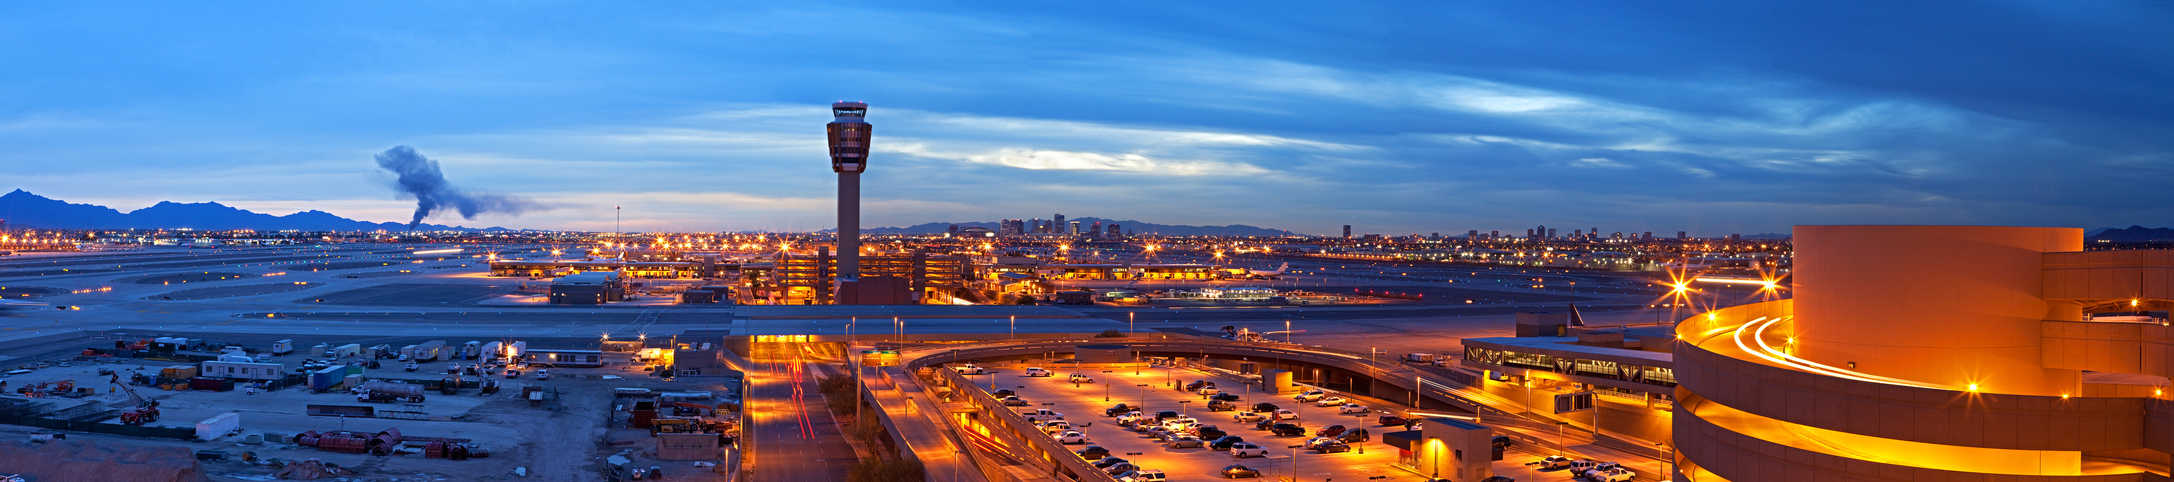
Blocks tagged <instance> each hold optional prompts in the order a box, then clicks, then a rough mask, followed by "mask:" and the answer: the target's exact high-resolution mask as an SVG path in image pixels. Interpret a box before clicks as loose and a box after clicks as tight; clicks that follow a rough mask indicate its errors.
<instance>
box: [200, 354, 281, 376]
mask: <svg viewBox="0 0 2174 482" xmlns="http://www.w3.org/2000/svg"><path fill="white" fill-rule="evenodd" d="M244 358H247V357H244ZM202 366H203V369H202V370H201V371H200V372H199V375H198V376H202V377H209V378H225V379H232V380H278V379H280V378H283V377H285V376H286V373H287V365H285V364H281V363H257V362H253V361H229V360H221V361H207V362H204V363H203V365H202Z"/></svg>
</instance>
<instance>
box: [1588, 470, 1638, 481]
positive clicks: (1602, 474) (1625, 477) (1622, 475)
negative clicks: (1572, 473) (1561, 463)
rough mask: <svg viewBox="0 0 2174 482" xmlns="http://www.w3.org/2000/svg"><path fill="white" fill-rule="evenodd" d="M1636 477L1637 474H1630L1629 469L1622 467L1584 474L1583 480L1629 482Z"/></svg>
mask: <svg viewBox="0 0 2174 482" xmlns="http://www.w3.org/2000/svg"><path fill="white" fill-rule="evenodd" d="M1637 476H1638V474H1636V473H1633V472H1631V471H1630V469H1626V468H1622V467H1616V468H1613V469H1608V470H1595V471H1589V472H1586V473H1585V478H1587V479H1590V480H1596V481H1600V482H1629V481H1630V480H1631V479H1633V478H1637Z"/></svg>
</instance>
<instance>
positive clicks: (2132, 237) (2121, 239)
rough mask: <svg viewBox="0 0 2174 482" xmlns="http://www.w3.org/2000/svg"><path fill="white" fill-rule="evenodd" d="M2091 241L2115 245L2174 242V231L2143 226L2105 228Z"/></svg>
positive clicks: (2093, 235) (2091, 238) (2094, 235)
mask: <svg viewBox="0 0 2174 482" xmlns="http://www.w3.org/2000/svg"><path fill="white" fill-rule="evenodd" d="M2089 239H2090V240H2092V241H2099V240H2104V241H2109V242H2115V243H2147V242H2152V241H2174V229H2170V228H2147V227H2143V226H2129V227H2126V228H2105V229H2100V230H2099V231H2098V232H2097V233H2094V234H2092V235H2091V236H2090V238H2089Z"/></svg>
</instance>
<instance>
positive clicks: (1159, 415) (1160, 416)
mask: <svg viewBox="0 0 2174 482" xmlns="http://www.w3.org/2000/svg"><path fill="white" fill-rule="evenodd" d="M1178 417H1179V415H1178V411H1176V410H1164V411H1160V412H1155V421H1157V422H1161V421H1164V420H1169V419H1173V418H1178Z"/></svg>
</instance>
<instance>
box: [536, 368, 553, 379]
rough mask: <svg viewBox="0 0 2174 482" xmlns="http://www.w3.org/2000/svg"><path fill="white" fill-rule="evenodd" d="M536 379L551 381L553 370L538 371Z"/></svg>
mask: <svg viewBox="0 0 2174 482" xmlns="http://www.w3.org/2000/svg"><path fill="white" fill-rule="evenodd" d="M536 379H537V380H550V379H551V370H550V369H541V370H536Z"/></svg>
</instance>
